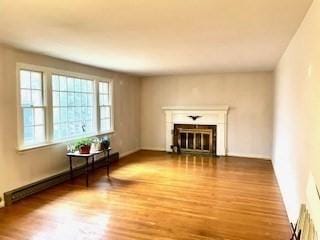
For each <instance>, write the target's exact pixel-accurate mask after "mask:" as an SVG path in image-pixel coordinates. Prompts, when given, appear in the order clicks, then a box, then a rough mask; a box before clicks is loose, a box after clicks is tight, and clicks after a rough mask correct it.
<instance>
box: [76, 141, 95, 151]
mask: <svg viewBox="0 0 320 240" xmlns="http://www.w3.org/2000/svg"><path fill="white" fill-rule="evenodd" d="M91 144H92V139H90V138H82V139H80V140H78V141H77V142H76V143H75V144H74V148H75V149H76V150H78V151H79V153H80V154H89V153H90V149H91Z"/></svg>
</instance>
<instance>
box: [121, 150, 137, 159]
mask: <svg viewBox="0 0 320 240" xmlns="http://www.w3.org/2000/svg"><path fill="white" fill-rule="evenodd" d="M140 150H141V148H135V149H133V150H130V151H126V152H124V153H121V154H120V156H119V158H124V157H126V156H128V155H131V154H133V153H136V152H138V151H140Z"/></svg>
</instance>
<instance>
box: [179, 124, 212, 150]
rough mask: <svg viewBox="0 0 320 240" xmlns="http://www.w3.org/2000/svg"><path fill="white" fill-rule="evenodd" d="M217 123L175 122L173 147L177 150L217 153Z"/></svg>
mask: <svg viewBox="0 0 320 240" xmlns="http://www.w3.org/2000/svg"><path fill="white" fill-rule="evenodd" d="M216 139H217V126H216V125H194V124H174V134H173V148H174V149H176V151H177V152H193V153H210V154H213V155H216V145H217V144H216Z"/></svg>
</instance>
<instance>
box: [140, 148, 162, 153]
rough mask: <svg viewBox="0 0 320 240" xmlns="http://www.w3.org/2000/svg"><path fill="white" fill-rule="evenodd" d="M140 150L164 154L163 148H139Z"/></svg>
mask: <svg viewBox="0 0 320 240" xmlns="http://www.w3.org/2000/svg"><path fill="white" fill-rule="evenodd" d="M141 150H147V151H159V152H165V151H166V149H165V148H154V147H141Z"/></svg>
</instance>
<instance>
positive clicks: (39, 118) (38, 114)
mask: <svg viewBox="0 0 320 240" xmlns="http://www.w3.org/2000/svg"><path fill="white" fill-rule="evenodd" d="M34 124H35V125H44V109H42V108H35V109H34Z"/></svg>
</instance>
